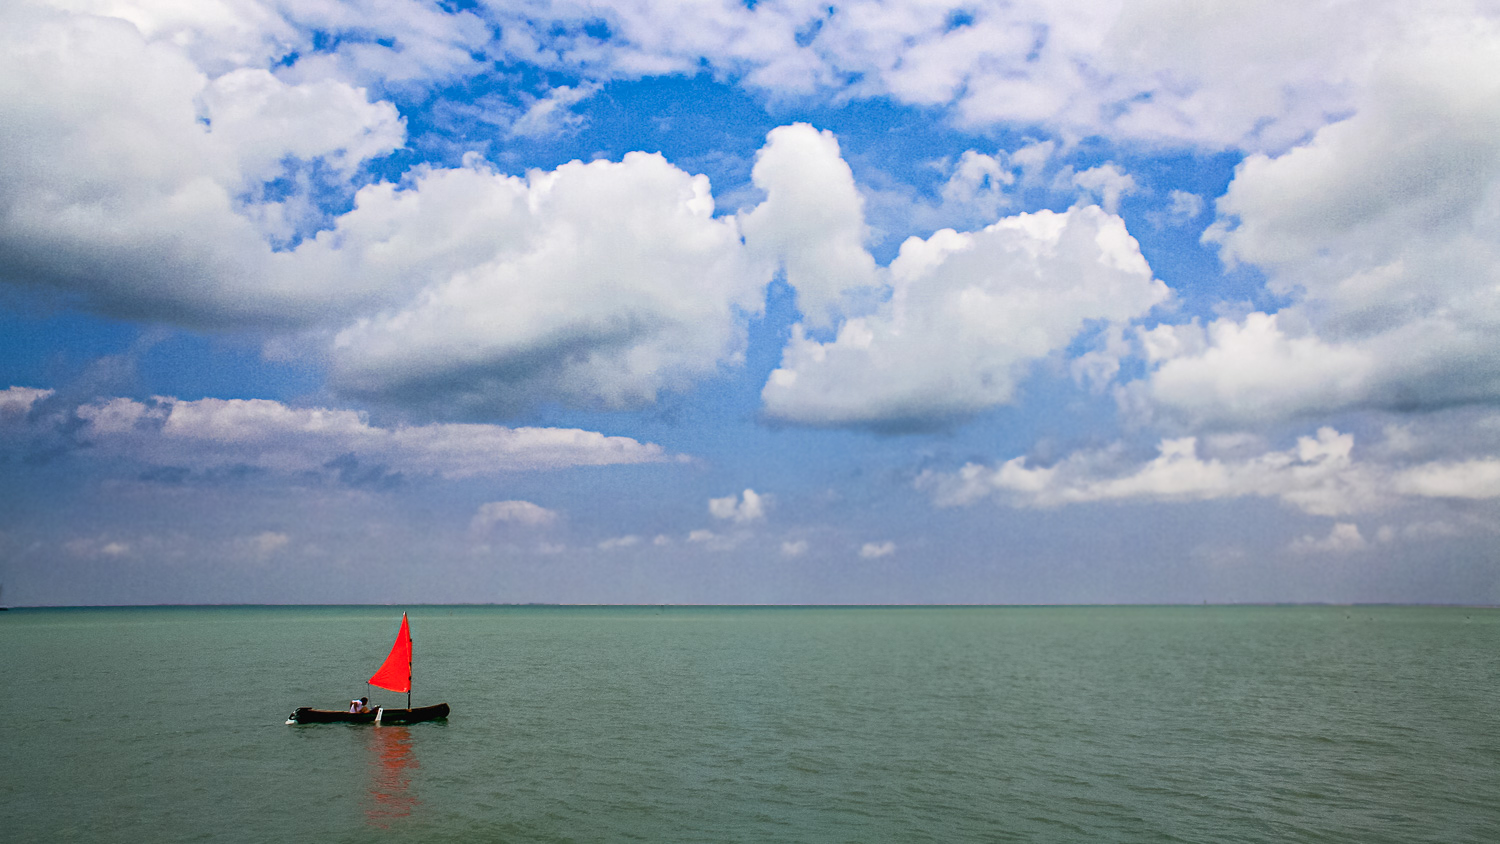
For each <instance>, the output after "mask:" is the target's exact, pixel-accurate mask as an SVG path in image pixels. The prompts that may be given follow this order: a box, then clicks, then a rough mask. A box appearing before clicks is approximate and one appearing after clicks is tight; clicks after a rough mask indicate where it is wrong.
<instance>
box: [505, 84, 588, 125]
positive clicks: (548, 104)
mask: <svg viewBox="0 0 1500 844" xmlns="http://www.w3.org/2000/svg"><path fill="white" fill-rule="evenodd" d="M598 90H599V88H598V86H597V85H577V86H574V87H568V86H566V85H561V86H558V87H556V88H553V89H552V90H551V91H548V92H547V95H546V96H545V97H542V98H541V99H538V100H537V101H535V102H533V103H532V104H531V105H530V106H529V107H528V108H527V109H526V112H525V113H524V114H522V115H521V116H520V117H519V118H517V119H516V121H515V122H514V123H512V124H511V127H510V136H511V137H513V138H543V137H547V136H550V135H555V134H558V133H560V132H563V131H565V130H569V129H575V128H577V127H579V126H581V125H582V124H583V118H582V117H581V116H579V115H578V114H576V113H574V112H572V111H570V109H571V108H572V107H573V106H575V105H577V104H578V103H580V102H583V101H584V100H586V99H588V98H589V97H591V96H593V95H594V93H595V92H596V91H598Z"/></svg>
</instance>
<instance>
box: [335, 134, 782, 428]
mask: <svg viewBox="0 0 1500 844" xmlns="http://www.w3.org/2000/svg"><path fill="white" fill-rule="evenodd" d="M359 199H360V205H359V207H357V208H356V209H355V210H354V211H352V212H350V213H349V214H348V215H346V216H345V218H344V219H343V220H341V221H340V227H339V229H338V230H337V231H335V232H330V233H327V237H326V240H327V241H328V243H329V250H328V251H329V257H330V259H335V260H336V258H335V257H334V250H333V248H332V246H333V244H336V243H341V244H343V245H342V246H341V248H340V249H339V250H338V252H339V253H348V252H351V251H354V249H352V248H351V246H350V244H349V239H350V238H351V237H353V238H356V239H358V240H359V241H360V242H363V243H365V244H366V246H365V247H364V248H365V249H366V250H367V251H368V252H370V253H371V254H372V255H378V256H380V260H382V261H384V260H386V258H385V256H387V255H390V256H393V257H392V258H391V259H390V260H391V262H392V263H391V264H390V265H389V266H388V267H387V270H388V271H390V272H393V273H406V272H413V273H415V274H417V275H418V276H419V277H422V278H425V279H426V283H425V285H424V287H423V289H422V290H421V292H420V293H419V294H418V295H417V296H416V298H415V299H413V300H412V301H411V302H410V303H409V304H407V305H406V306H404V307H403V308H401V309H399V310H394V311H389V312H385V313H382V314H380V315H378V316H375V317H370V318H365V319H361V320H359V321H358V322H356V323H355V324H354V325H352V326H350V327H348V328H346V329H345V330H343V331H342V332H340V333H339V335H338V337H337V340H336V342H335V345H334V350H333V364H334V367H333V382H334V384H335V386H336V387H337V388H338V389H340V390H342V391H344V392H347V393H352V394H355V395H360V396H366V397H372V398H378V399H381V400H385V401H392V402H397V403H404V404H409V405H419V406H422V407H424V408H426V409H429V410H432V411H434V412H443V411H444V409H447V412H450V413H451V412H453V409H454V408H458V409H459V410H460V411H461V412H489V413H493V412H500V413H507V412H514V411H515V410H516V409H518V408H520V407H524V406H526V405H528V404H530V403H532V402H534V401H536V400H538V399H540V398H545V399H548V400H561V401H565V402H570V403H574V404H579V405H590V406H604V407H609V408H625V407H631V406H638V405H641V404H645V403H649V402H650V401H652V400H654V398H655V397H656V394H657V392H658V391H659V390H661V389H664V388H670V387H682V386H686V385H687V384H689V383H691V382H692V381H694V380H696V379H698V378H702V377H705V376H707V375H710V374H712V373H714V372H716V371H717V368H718V367H719V366H720V365H724V364H733V363H737V362H738V361H739V360H740V358H741V357H742V355H743V350H744V346H745V342H746V340H745V337H746V329H745V324H744V318H745V315H746V314H750V313H756V312H758V311H759V310H760V308H761V307H762V302H763V291H764V286H765V283H766V282H767V281H768V280H769V272H768V268H766V267H762V266H760V265H759V264H757V263H756V262H755V261H754V260H752V259H751V258H750V256H749V255H748V254H747V252H746V250H745V248H744V246H743V245H742V244H741V242H740V238H739V231H738V228H737V225H736V223H735V221H734V219H733V218H718V219H715V218H714V216H713V210H714V201H713V197H712V196H711V195H710V192H709V184H708V179H707V178H705V177H703V176H691V175H689V174H687V173H684V172H682V171H681V170H678V169H677V168H675V167H673V166H672V165H671V164H668V163H667V162H666V160H665V159H663V158H662V157H661V156H659V155H647V154H645V153H630V154H628V155H626V156H625V158H624V160H623V161H620V162H608V161H595V162H592V163H589V164H583V163H580V162H573V163H570V164H565V165H563V166H561V167H559V168H557V169H556V170H554V171H551V172H548V173H542V172H533V173H531V174H529V175H528V176H527V178H526V179H519V178H515V177H507V176H501V175H498V174H495V173H492V172H489V171H488V170H486V169H484V168H482V167H480V166H478V165H477V164H475V165H474V166H472V167H469V168H464V169H462V170H453V171H432V172H429V173H427V174H426V175H423V176H420V177H419V178H417V179H416V180H415V181H414V182H413V183H412V184H411V186H410V187H409V188H408V189H407V190H404V191H396V190H394V189H393V188H391V187H390V186H388V185H380V186H372V187H370V188H366V189H365V190H364V191H361V193H360V197H359ZM407 244H410V245H411V247H412V248H411V249H406V248H398V247H404V246H405V245H407ZM394 256H399V258H398V257H394ZM408 268H409V269H408Z"/></svg>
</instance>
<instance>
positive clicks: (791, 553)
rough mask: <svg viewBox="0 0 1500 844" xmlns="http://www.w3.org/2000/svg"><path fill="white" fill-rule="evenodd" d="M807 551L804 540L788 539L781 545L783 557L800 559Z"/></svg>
mask: <svg viewBox="0 0 1500 844" xmlns="http://www.w3.org/2000/svg"><path fill="white" fill-rule="evenodd" d="M807 549H808V544H807V540H806V539H789V540H787V541H785V542H783V543H781V554H782V556H784V557H800V556H802V555H804V554H806V553H807Z"/></svg>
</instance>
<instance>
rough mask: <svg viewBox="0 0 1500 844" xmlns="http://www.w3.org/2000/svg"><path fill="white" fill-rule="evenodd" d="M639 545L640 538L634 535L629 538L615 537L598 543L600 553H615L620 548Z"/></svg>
mask: <svg viewBox="0 0 1500 844" xmlns="http://www.w3.org/2000/svg"><path fill="white" fill-rule="evenodd" d="M639 544H641V538H640V537H639V536H636V535H635V534H630V535H629V536H616V537H612V538H610V539H606V540H604V541H602V542H600V543H599V550H600V551H615V550H618V549H620V548H634V547H635V546H637V545H639Z"/></svg>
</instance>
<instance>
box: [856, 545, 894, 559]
mask: <svg viewBox="0 0 1500 844" xmlns="http://www.w3.org/2000/svg"><path fill="white" fill-rule="evenodd" d="M894 553H896V543H894V542H891V541H889V540H887V541H885V542H866V543H865V544H863V545H861V546H859V556H860V557H862V558H864V559H866V560H875V559H879V558H881V557H889V556H890V555H892V554H894Z"/></svg>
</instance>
